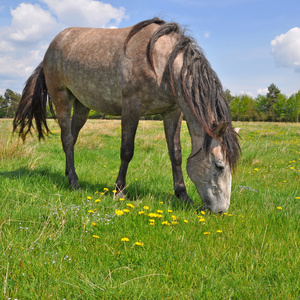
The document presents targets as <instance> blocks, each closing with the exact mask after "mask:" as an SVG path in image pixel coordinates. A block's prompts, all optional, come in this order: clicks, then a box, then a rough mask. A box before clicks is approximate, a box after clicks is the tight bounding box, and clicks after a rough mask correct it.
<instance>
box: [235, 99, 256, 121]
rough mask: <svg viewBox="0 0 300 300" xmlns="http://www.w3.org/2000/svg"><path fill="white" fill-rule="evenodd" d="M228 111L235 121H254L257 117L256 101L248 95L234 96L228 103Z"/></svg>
mask: <svg viewBox="0 0 300 300" xmlns="http://www.w3.org/2000/svg"><path fill="white" fill-rule="evenodd" d="M230 111H231V116H232V119H233V120H235V121H255V120H257V117H258V114H257V109H256V102H255V100H254V99H253V98H252V97H250V96H248V95H241V96H236V97H234V99H233V100H232V101H231V103H230Z"/></svg>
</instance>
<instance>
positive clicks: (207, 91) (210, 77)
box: [124, 18, 240, 169]
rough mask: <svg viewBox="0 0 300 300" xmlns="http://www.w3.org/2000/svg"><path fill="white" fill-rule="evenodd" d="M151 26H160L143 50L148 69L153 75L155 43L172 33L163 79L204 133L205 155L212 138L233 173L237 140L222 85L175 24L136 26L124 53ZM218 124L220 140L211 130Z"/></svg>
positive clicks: (198, 48)
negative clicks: (174, 38) (177, 75)
mask: <svg viewBox="0 0 300 300" xmlns="http://www.w3.org/2000/svg"><path fill="white" fill-rule="evenodd" d="M153 23H155V24H158V25H160V27H159V28H158V29H157V30H156V31H155V32H154V33H153V35H152V37H151V38H150V40H149V43H148V46H147V59H148V63H149V66H150V68H151V69H152V70H153V71H154V72H155V68H154V63H153V48H154V45H155V43H156V41H157V40H158V39H159V38H160V37H162V36H164V35H168V34H170V33H176V34H177V35H178V40H177V42H176V44H175V45H174V47H173V50H172V52H171V55H170V57H169V60H168V63H167V65H166V67H165V71H164V76H165V78H167V79H168V82H169V85H170V87H171V90H172V93H173V95H174V96H175V95H176V87H179V88H180V92H181V94H182V95H183V97H184V99H185V101H186V103H187V104H188V105H189V107H190V108H191V110H192V112H193V113H194V115H195V116H196V118H197V120H198V121H199V123H200V124H201V125H202V127H203V129H204V130H205V132H206V136H205V138H204V149H205V151H206V153H208V151H209V147H210V144H211V140H212V139H213V138H214V139H217V140H219V141H220V143H221V144H222V146H223V149H224V152H225V154H226V158H227V161H228V162H229V164H230V166H231V168H232V169H234V168H235V166H236V163H237V160H238V157H239V153H240V146H239V143H238V136H237V134H236V133H235V131H234V129H233V127H232V122H231V115H230V110H229V106H228V104H227V101H226V99H225V97H224V93H223V87H222V84H221V82H220V80H219V78H218V76H217V74H216V73H215V72H214V71H213V69H212V68H211V66H210V63H209V62H208V60H207V59H206V57H205V55H204V53H203V51H202V49H201V48H200V47H199V46H198V45H197V43H196V41H195V40H194V39H192V38H191V37H188V36H186V35H185V33H184V31H183V30H182V29H181V28H180V27H179V25H178V24H176V23H166V22H165V21H163V20H160V19H158V18H154V19H151V20H147V21H143V22H141V23H138V24H136V25H135V26H134V27H133V28H132V30H131V31H130V33H129V35H128V36H127V38H126V41H125V43H124V51H125V52H126V48H127V44H128V42H129V41H130V39H131V38H132V37H133V36H134V35H135V34H136V33H138V32H139V31H140V30H141V29H143V28H144V27H146V26H148V25H150V24H153ZM181 53H183V65H182V68H181V71H180V83H179V84H178V83H177V84H175V78H174V72H173V64H174V61H175V59H176V57H177V56H178V55H179V54H181ZM220 123H227V124H228V126H227V129H226V132H225V134H224V135H223V137H222V138H221V139H220V138H218V136H217V135H216V133H215V128H216V127H217V126H218V125H219V124H220Z"/></svg>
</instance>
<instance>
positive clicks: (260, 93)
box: [257, 88, 269, 95]
mask: <svg viewBox="0 0 300 300" xmlns="http://www.w3.org/2000/svg"><path fill="white" fill-rule="evenodd" d="M268 91H269V90H268V88H264V89H258V90H257V94H258V95H266V94H267V93H268Z"/></svg>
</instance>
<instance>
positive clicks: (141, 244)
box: [135, 242, 144, 246]
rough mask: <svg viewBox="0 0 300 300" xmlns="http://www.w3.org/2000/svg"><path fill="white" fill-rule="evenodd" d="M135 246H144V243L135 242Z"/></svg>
mask: <svg viewBox="0 0 300 300" xmlns="http://www.w3.org/2000/svg"><path fill="white" fill-rule="evenodd" d="M135 245H137V246H144V243H141V242H135Z"/></svg>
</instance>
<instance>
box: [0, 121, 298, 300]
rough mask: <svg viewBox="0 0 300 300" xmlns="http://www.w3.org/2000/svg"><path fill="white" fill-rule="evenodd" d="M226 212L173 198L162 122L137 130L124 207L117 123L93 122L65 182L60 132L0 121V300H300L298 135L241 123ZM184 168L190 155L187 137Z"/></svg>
mask: <svg viewBox="0 0 300 300" xmlns="http://www.w3.org/2000/svg"><path fill="white" fill-rule="evenodd" d="M234 125H235V126H236V127H241V131H240V135H241V147H242V151H243V154H242V156H241V159H240V162H239V165H238V168H237V171H236V173H235V175H234V177H233V186H232V198H231V206H230V208H229V211H228V213H227V214H224V215H222V216H220V215H213V214H209V213H207V212H203V213H201V211H200V210H199V207H201V200H200V199H199V196H198V194H197V192H196V188H195V186H194V185H193V184H192V183H191V181H190V180H189V179H188V177H187V175H186V172H185V177H186V184H187V188H188V192H189V194H190V196H191V198H193V199H194V201H195V205H194V206H192V207H191V206H189V207H187V206H184V205H181V204H180V203H179V202H178V201H177V200H176V199H175V197H174V195H173V193H172V174H171V165H170V162H169V158H168V153H167V147H166V142H165V138H164V132H163V124H162V122H160V121H141V122H140V125H139V128H138V132H137V137H136V150H135V156H134V158H133V160H132V163H131V165H130V167H129V172H128V179H127V183H128V188H127V196H126V199H124V200H123V199H118V198H117V197H115V195H114V181H115V179H116V176H117V172H118V168H119V165H120V160H119V148H120V132H121V130H120V121H116V120H110V121H107V120H89V121H88V122H87V124H86V125H85V127H84V128H83V130H82V131H81V134H80V136H79V140H78V143H77V145H76V149H75V151H76V152H75V160H76V170H77V173H78V176H79V183H80V184H81V187H82V189H81V190H78V191H75V190H72V189H71V188H70V187H69V185H68V182H67V179H66V178H65V176H64V168H65V158H64V153H63V151H62V146H61V142H60V135H59V128H58V126H57V124H56V122H55V121H49V126H50V128H51V129H52V130H53V132H52V133H53V134H52V135H50V136H49V137H48V138H47V139H46V140H45V141H41V143H39V142H38V140H37V138H36V137H35V136H34V137H29V138H28V139H27V141H26V143H25V144H22V142H21V141H20V140H18V139H17V137H16V136H15V135H14V136H12V134H11V131H12V120H1V119H0V200H1V201H0V275H1V276H0V278H1V279H0V299H61V300H62V299H299V298H300V276H299V270H300V253H299V240H300V239H299V236H300V232H299V224H300V223H299V217H300V213H299V212H300V179H299V178H300V126H299V124H284V123H235V124H234ZM182 146H183V157H184V158H183V161H184V168H185V163H186V159H187V157H188V155H189V153H190V138H189V134H188V131H187V127H186V124H185V123H184V124H183V127H182Z"/></svg>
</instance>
